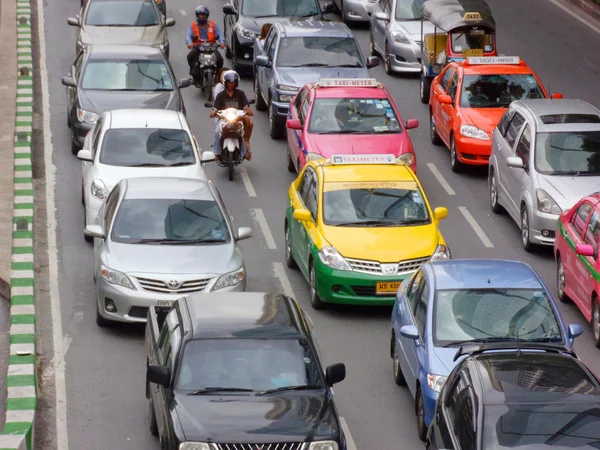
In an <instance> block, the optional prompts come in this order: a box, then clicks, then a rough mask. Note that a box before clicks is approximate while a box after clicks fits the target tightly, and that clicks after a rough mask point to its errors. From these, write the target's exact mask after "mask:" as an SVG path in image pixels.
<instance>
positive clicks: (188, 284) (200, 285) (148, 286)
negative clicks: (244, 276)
mask: <svg viewBox="0 0 600 450" xmlns="http://www.w3.org/2000/svg"><path fill="white" fill-rule="evenodd" d="M136 280H137V281H138V283H140V286H141V287H142V289H143V290H145V291H149V292H160V293H161V294H190V293H192V292H202V291H203V290H204V289H205V288H206V286H207V285H208V284H209V283H210V282H211V280H212V278H200V279H197V280H188V281H184V282H182V283H181V285H180V286H179V287H176V288H170V287H169V285H168V284H167V283H166V282H164V281H162V280H154V279H151V278H140V277H136Z"/></svg>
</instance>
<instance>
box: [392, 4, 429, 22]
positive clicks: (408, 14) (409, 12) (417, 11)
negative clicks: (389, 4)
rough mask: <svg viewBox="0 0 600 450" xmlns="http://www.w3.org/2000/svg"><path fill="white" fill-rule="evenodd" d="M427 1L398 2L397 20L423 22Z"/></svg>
mask: <svg viewBox="0 0 600 450" xmlns="http://www.w3.org/2000/svg"><path fill="white" fill-rule="evenodd" d="M423 3H425V0H398V1H397V2H396V20H398V21H403V20H421V12H422V11H423Z"/></svg>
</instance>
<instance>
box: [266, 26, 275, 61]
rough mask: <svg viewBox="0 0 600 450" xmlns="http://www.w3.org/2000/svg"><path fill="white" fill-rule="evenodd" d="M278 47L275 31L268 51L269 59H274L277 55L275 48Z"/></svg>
mask: <svg viewBox="0 0 600 450" xmlns="http://www.w3.org/2000/svg"><path fill="white" fill-rule="evenodd" d="M276 48H277V33H273V39H272V40H271V46H270V47H269V50H268V51H267V56H268V57H269V61H273V57H274V56H275V49H276Z"/></svg>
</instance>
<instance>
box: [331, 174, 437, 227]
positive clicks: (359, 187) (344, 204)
mask: <svg viewBox="0 0 600 450" xmlns="http://www.w3.org/2000/svg"><path fill="white" fill-rule="evenodd" d="M323 221H324V222H325V224H326V225H333V226H357V227H370V226H402V225H413V224H414V225H420V224H428V223H430V222H431V221H430V219H429V214H428V211H427V207H426V205H425V200H424V198H423V195H422V194H421V190H420V189H419V186H418V185H417V184H416V183H414V182H402V181H377V182H351V183H338V182H329V183H325V192H324V194H323Z"/></svg>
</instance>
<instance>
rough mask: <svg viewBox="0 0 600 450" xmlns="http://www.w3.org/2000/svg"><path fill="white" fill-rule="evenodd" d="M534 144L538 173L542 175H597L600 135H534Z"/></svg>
mask: <svg viewBox="0 0 600 450" xmlns="http://www.w3.org/2000/svg"><path fill="white" fill-rule="evenodd" d="M560 126H561V125H559V127H560ZM563 126H564V125H563ZM572 126H573V125H572ZM535 141H536V142H535V167H536V169H537V171H538V172H540V173H543V174H545V175H546V174H548V175H583V174H585V175H595V176H597V175H600V157H599V156H600V131H597V130H596V131H592V130H590V131H553V132H549V133H547V132H543V133H537V135H536V139H535Z"/></svg>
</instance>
